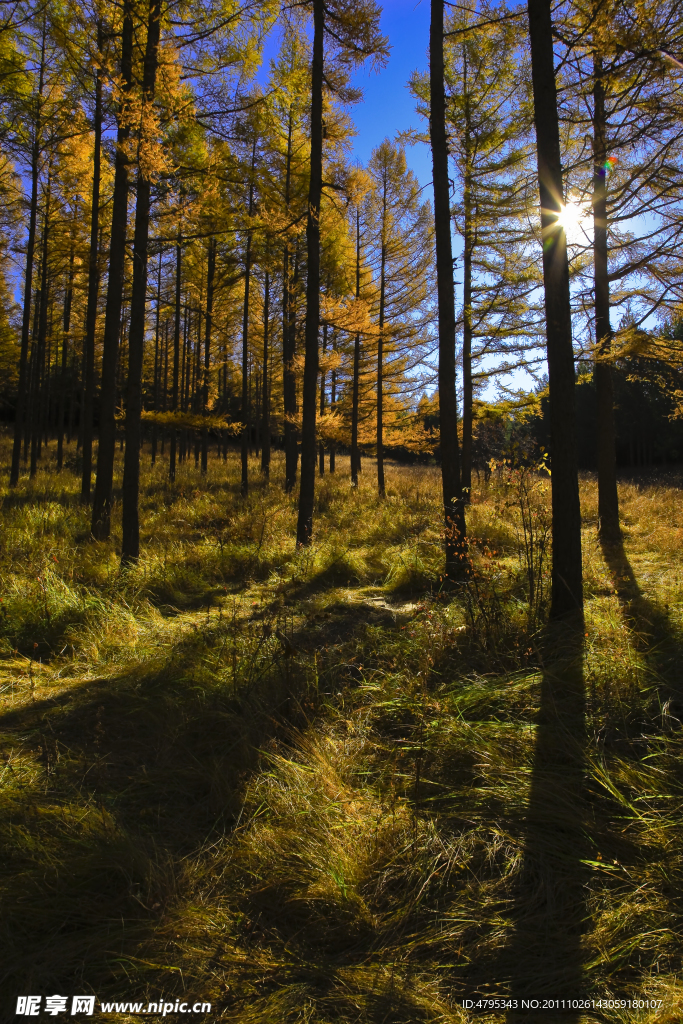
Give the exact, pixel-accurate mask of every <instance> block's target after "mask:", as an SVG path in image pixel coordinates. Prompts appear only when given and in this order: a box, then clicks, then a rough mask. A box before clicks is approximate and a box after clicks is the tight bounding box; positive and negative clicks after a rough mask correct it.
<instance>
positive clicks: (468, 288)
mask: <svg viewBox="0 0 683 1024" xmlns="http://www.w3.org/2000/svg"><path fill="white" fill-rule="evenodd" d="M463 50H464V52H463V92H464V99H465V140H464V141H465V174H464V176H463V177H464V182H463V184H464V188H463V207H464V209H463V213H464V225H463V227H464V234H463V310H462V313H463V325H462V479H461V485H462V496H463V502H464V503H465V504H466V505H469V503H470V491H471V490H472V403H473V398H474V395H473V391H472V255H473V249H474V232H473V224H472V173H473V172H472V159H471V154H470V148H471V138H470V113H471V112H470V106H469V94H468V82H467V51H466V50H465V49H464V47H463Z"/></svg>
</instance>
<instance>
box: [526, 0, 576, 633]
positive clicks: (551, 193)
mask: <svg viewBox="0 0 683 1024" xmlns="http://www.w3.org/2000/svg"><path fill="white" fill-rule="evenodd" d="M528 13H529V39H530V43H531V80H532V86H533V94H534V124H535V127H536V152H537V161H538V185H539V192H540V205H541V233H542V240H543V285H544V291H545V311H546V324H547V326H546V338H547V354H548V390H549V399H550V435H551V458H552V477H551V493H552V540H553V562H552V597H551V609H550V614H551V616H552V617H553V618H559V617H562V616H565V615H571V614H574V613H577V612H579V613H581V615H582V614H583V581H582V565H581V507H580V504H579V479H578V467H577V455H576V415H575V399H574V353H573V349H572V322H571V308H570V298H569V265H568V262H567V238H566V234H565V231H564V229H563V228H562V226H561V223H560V218H561V214H562V208H563V187H562V186H563V182H562V163H561V157H560V130H559V118H558V112H557V87H556V83H555V61H554V53H553V26H552V17H551V7H550V0H528Z"/></svg>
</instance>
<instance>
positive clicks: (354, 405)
mask: <svg viewBox="0 0 683 1024" xmlns="http://www.w3.org/2000/svg"><path fill="white" fill-rule="evenodd" d="M356 298H357V299H359V298H360V213H359V211H358V210H356ZM359 376H360V331H356V337H355V340H354V343H353V379H352V383H351V483H352V484H353V486H354V487H358V473H359V471H360V456H359V452H358V397H359V396H358V390H359V380H358V378H359Z"/></svg>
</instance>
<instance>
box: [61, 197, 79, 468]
mask: <svg viewBox="0 0 683 1024" xmlns="http://www.w3.org/2000/svg"><path fill="white" fill-rule="evenodd" d="M77 214H78V204H74V217H73V221H72V223H71V242H70V246H69V273H68V276H67V282H66V290H65V292H64V318H63V321H62V372H61V378H60V380H61V386H60V388H59V404H58V408H57V469H61V468H62V466H63V465H64V413H65V410H66V393H67V375H68V366H69V331H70V329H71V305H72V302H73V294H74V257H75V251H76V246H75V233H76V220H77Z"/></svg>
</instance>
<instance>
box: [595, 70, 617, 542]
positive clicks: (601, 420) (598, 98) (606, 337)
mask: <svg viewBox="0 0 683 1024" xmlns="http://www.w3.org/2000/svg"><path fill="white" fill-rule="evenodd" d="M606 136H607V124H606V118H605V83H604V80H603V69H602V59H601V58H600V57H599V56H596V57H595V58H594V83H593V158H594V169H593V238H594V241H593V269H594V281H595V342H596V359H595V368H594V373H595V390H596V397H597V406H598V532H599V535H600V539H601V540H603V541H607V542H608V543H615V542H617V541H618V540H619V538H620V537H621V530H620V528H619V494H618V491H617V455H616V438H615V433H614V387H613V381H612V364H611V362H610V349H611V347H612V345H611V343H612V328H611V325H610V319H609V278H608V276H607V166H606V161H607V138H606Z"/></svg>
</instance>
